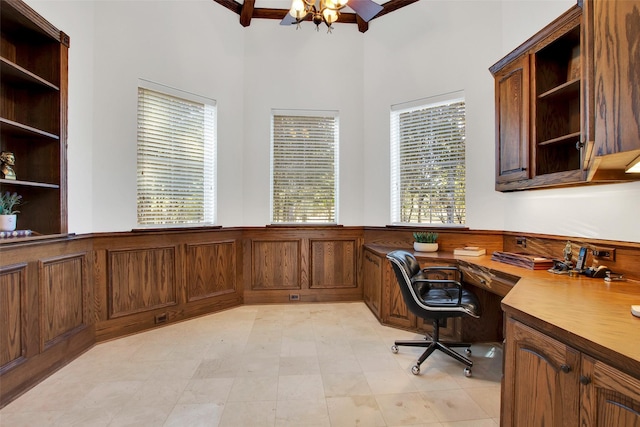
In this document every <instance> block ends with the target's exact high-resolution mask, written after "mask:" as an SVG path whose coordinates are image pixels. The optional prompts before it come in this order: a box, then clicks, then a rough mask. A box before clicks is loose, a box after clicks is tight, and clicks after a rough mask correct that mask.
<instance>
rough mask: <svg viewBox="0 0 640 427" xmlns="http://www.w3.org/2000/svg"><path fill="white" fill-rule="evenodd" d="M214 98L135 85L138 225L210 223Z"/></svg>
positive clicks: (211, 215) (213, 204)
mask: <svg viewBox="0 0 640 427" xmlns="http://www.w3.org/2000/svg"><path fill="white" fill-rule="evenodd" d="M215 126H216V107H215V101H213V100H211V99H206V98H203V97H200V96H198V95H193V94H190V93H185V92H182V91H179V90H176V89H173V88H169V87H165V86H160V85H157V84H155V83H150V82H146V81H141V84H140V87H139V88H138V179H137V181H138V224H139V225H143V226H145V225H146V226H149V225H171V224H182V225H187V224H212V223H214V221H215V218H214V216H215V215H214V213H215V161H216V159H215V151H216V150H215Z"/></svg>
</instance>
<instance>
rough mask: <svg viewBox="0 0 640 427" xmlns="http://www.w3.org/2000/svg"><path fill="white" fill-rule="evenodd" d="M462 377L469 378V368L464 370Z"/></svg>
mask: <svg viewBox="0 0 640 427" xmlns="http://www.w3.org/2000/svg"><path fill="white" fill-rule="evenodd" d="M464 376H465V377H467V378H469V377H470V376H471V368H469V367H467V368H464Z"/></svg>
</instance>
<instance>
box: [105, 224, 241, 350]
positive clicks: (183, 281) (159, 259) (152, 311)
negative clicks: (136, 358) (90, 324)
mask: <svg viewBox="0 0 640 427" xmlns="http://www.w3.org/2000/svg"><path fill="white" fill-rule="evenodd" d="M241 242H242V230H239V229H227V230H220V229H216V228H212V229H208V230H202V229H195V230H189V229H185V230H165V231H162V230H154V231H144V232H143V231H139V232H132V233H111V234H103V235H97V236H95V237H94V239H93V245H94V259H93V263H94V272H95V274H94V289H95V301H94V317H95V321H96V340H97V341H102V340H106V339H111V338H117V337H119V336H122V335H125V334H130V333H135V332H138V331H142V330H145V329H149V328H153V327H156V326H159V325H162V324H167V323H171V322H176V321H180V320H184V319H187V318H190V317H194V316H199V315H202V314H207V313H212V312H215V311H219V310H222V309H225V308H230V307H234V306H237V305H240V304H242V302H243V296H242V290H243V286H242V277H243V273H242V258H243V257H242V251H241V248H242V245H241ZM239 284H240V285H239Z"/></svg>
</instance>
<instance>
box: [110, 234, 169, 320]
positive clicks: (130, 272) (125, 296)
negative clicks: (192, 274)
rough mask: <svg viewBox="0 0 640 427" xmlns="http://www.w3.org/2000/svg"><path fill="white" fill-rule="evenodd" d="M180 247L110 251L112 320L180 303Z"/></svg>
mask: <svg viewBox="0 0 640 427" xmlns="http://www.w3.org/2000/svg"><path fill="white" fill-rule="evenodd" d="M177 249H178V248H177V247H176V246H169V247H164V248H157V247H156V248H141V249H129V250H116V251H112V250H107V263H108V270H107V271H108V272H109V277H108V283H109V285H108V286H109V287H108V300H107V301H108V307H109V319H114V318H116V317H121V316H128V315H131V314H136V313H141V312H144V311H149V310H155V309H159V308H164V307H168V306H171V305H176V304H177V297H176V269H177V268H176V263H177V260H176V251H177Z"/></svg>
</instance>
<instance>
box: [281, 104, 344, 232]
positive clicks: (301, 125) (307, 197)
mask: <svg viewBox="0 0 640 427" xmlns="http://www.w3.org/2000/svg"><path fill="white" fill-rule="evenodd" d="M338 127H339V126H338V113H337V112H333V111H330V112H328V111H322V112H307V111H274V112H273V113H272V121H271V222H272V223H281V224H289V223H325V224H335V223H336V222H337V219H336V216H337V200H338V197H337V194H338Z"/></svg>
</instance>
